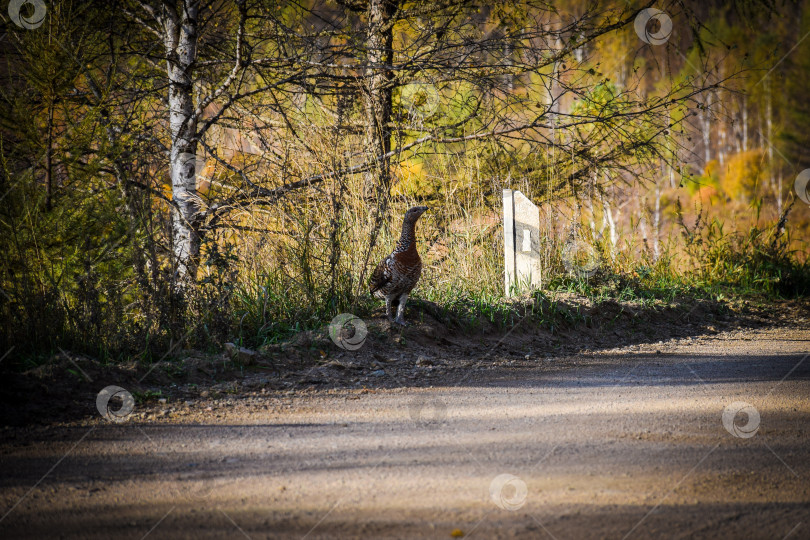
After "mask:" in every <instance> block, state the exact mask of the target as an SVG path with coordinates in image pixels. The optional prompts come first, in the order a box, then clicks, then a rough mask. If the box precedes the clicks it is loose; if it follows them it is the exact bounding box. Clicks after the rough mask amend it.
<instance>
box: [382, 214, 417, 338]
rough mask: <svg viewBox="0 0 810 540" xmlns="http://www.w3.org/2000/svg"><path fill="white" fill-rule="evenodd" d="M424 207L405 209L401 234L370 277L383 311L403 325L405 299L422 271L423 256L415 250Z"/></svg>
mask: <svg viewBox="0 0 810 540" xmlns="http://www.w3.org/2000/svg"><path fill="white" fill-rule="evenodd" d="M427 209H428V208H427V206H414V207H413V208H411V209H410V210H408V211H407V212H405V218H404V219H403V220H402V235H401V236H400V237H399V242H397V247H396V249H394V252H393V253H392V254H391V255H389V256H388V257H386V258H385V259H383V261H382V262H381V263H380V264H378V265H377V268H375V269H374V272H373V273H372V274H371V279H370V280H369V288H370V289H371V294H373V295H374V296H376V297H377V298H385V315H386V316H387V317H388V320H389V321H391V322H392V323H397V324H400V325H402V326H407V323H406V322H405V303H406V302H407V301H408V294H409V293H410V292H411V290H412V289H413V288H414V286H415V285H416V282H417V281H419V276H420V275H421V274H422V259H420V258H419V253H417V251H416V220H418V219H419V216H421V215H422V214H423V213H424V212H425V210H427ZM392 307H396V310H397V317H396V319H394V318H393V317H392V315H391V308H392Z"/></svg>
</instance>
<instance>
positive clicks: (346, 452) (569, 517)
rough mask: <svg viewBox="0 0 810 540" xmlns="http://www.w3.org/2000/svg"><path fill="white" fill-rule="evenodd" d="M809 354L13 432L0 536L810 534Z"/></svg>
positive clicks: (506, 372)
mask: <svg viewBox="0 0 810 540" xmlns="http://www.w3.org/2000/svg"><path fill="white" fill-rule="evenodd" d="M808 351H810V329H808V328H806V327H798V326H794V327H792V328H770V329H759V330H735V331H730V332H724V333H719V334H717V335H710V336H702V337H699V338H686V339H680V340H673V341H669V342H663V343H659V344H650V345H641V346H634V347H628V348H620V349H613V350H609V351H601V352H599V353H594V354H589V355H587V356H582V357H569V358H552V359H538V360H537V361H536V362H532V363H524V364H522V365H519V366H515V367H510V366H509V365H504V366H503V367H502V368H500V369H498V370H491V371H487V372H484V373H480V374H476V375H475V376H474V377H469V378H467V379H466V380H464V382H462V383H461V384H458V385H456V386H449V385H446V386H442V387H431V388H419V389H415V388H409V387H402V388H395V389H389V390H373V389H371V390H369V389H365V390H356V391H355V390H330V391H311V392H306V393H304V394H301V393H288V394H285V393H281V394H271V395H267V396H266V397H263V396H259V397H254V398H250V399H239V398H238V397H233V398H232V399H227V400H213V401H206V402H199V403H191V404H188V405H187V406H186V407H185V409H184V410H183V411H182V414H180V413H178V414H169V415H166V416H158V417H157V418H151V417H141V416H137V415H133V417H132V418H130V419H129V421H128V422H126V423H120V424H116V423H111V422H107V421H105V420H103V419H101V418H98V419H95V420H88V421H84V422H79V423H73V424H67V425H56V426H47V427H38V428H32V427H29V428H6V429H5V430H3V432H2V433H3V438H2V442H1V443H0V470H2V480H1V481H0V512H1V513H2V516H3V517H2V520H0V536H2V537H3V538H51V537H54V538H119V539H121V538H136V539H137V538H143V537H147V538H194V539H202V538H242V537H248V538H256V539H258V538H308V539H316V538H452V537H461V536H462V535H463V537H465V538H482V539H490V538H552V539H558V540H563V539H583V538H611V539H624V538H777V539H779V538H810V482H809V481H808V480H810V459H808V458H810V444H808V443H810V434H809V432H808V427H810V397H809V396H810V359H807V360H805V358H807V357H806V355H807V353H808ZM724 411H725V413H724ZM136 413H137V410H136Z"/></svg>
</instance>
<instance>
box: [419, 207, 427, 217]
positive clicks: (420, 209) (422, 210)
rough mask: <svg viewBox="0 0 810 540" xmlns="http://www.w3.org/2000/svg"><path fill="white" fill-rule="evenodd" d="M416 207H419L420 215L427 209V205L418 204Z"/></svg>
mask: <svg viewBox="0 0 810 540" xmlns="http://www.w3.org/2000/svg"><path fill="white" fill-rule="evenodd" d="M418 208H419V215H420V216H421V215H422V214H424V213H425V212H427V210H428V207H427V206H419V207H418Z"/></svg>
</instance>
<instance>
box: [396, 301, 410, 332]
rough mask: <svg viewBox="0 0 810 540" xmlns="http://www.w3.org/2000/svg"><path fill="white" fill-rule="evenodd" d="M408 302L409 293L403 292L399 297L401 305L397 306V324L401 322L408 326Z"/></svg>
mask: <svg viewBox="0 0 810 540" xmlns="http://www.w3.org/2000/svg"><path fill="white" fill-rule="evenodd" d="M407 302H408V295H407V294H403V295H402V296H400V297H399V306H398V307H397V318H396V320H395V321H394V322H395V323H397V324H401V325H402V326H408V323H406V322H405V304H406V303H407Z"/></svg>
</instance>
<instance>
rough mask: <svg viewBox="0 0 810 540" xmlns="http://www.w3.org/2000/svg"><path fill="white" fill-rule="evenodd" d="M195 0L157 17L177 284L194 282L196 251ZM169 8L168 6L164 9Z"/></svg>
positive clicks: (197, 248)
mask: <svg viewBox="0 0 810 540" xmlns="http://www.w3.org/2000/svg"><path fill="white" fill-rule="evenodd" d="M198 10H199V2H198V0H184V1H183V2H181V5H180V12H179V13H172V12H168V13H167V14H166V15H163V16H161V18H160V22H161V24H162V27H163V32H164V46H165V49H166V50H165V53H166V71H167V73H168V77H169V95H168V104H169V128H170V131H171V149H170V157H169V170H170V174H171V180H172V201H173V202H174V204H175V206H174V208H173V211H172V242H173V251H174V258H175V263H176V264H177V277H178V282H179V283H180V284H182V283H184V282H186V281H193V280H194V279H195V278H196V274H197V265H198V258H199V254H200V232H199V225H200V224H199V216H198V211H199V208H198V203H197V201H198V195H197V170H196V163H195V155H196V153H197V140H196V132H197V118H196V115H195V110H194V93H193V92H194V82H193V78H192V71H193V64H194V61H195V60H196V58H197V39H198V20H197V16H198ZM167 11H168V10H167Z"/></svg>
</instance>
